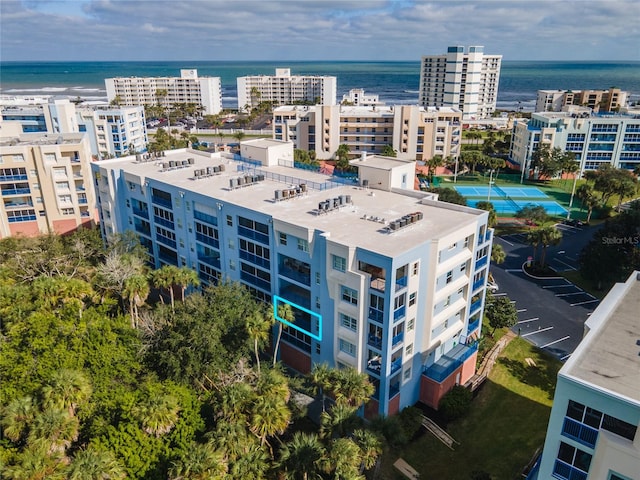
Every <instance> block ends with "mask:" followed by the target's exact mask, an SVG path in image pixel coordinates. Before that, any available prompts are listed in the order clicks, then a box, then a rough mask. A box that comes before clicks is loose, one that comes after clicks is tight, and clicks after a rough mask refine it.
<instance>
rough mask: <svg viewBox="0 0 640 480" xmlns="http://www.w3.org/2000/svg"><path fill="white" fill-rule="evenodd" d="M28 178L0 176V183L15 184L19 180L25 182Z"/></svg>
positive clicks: (25, 176) (22, 176)
mask: <svg viewBox="0 0 640 480" xmlns="http://www.w3.org/2000/svg"><path fill="white" fill-rule="evenodd" d="M27 179H28V177H27V175H26V174H24V175H0V182H15V181H20V180H27Z"/></svg>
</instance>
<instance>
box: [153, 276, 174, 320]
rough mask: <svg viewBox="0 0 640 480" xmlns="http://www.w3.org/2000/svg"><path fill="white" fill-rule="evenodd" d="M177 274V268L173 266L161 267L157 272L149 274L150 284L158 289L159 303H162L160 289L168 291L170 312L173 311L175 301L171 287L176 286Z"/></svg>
mask: <svg viewBox="0 0 640 480" xmlns="http://www.w3.org/2000/svg"><path fill="white" fill-rule="evenodd" d="M177 272H178V267H176V266H174V265H163V266H162V267H161V268H159V269H158V270H154V271H153V272H151V282H152V283H153V285H155V286H156V287H157V288H159V289H160V301H162V302H163V303H164V300H163V299H162V289H163V288H164V289H167V290H169V296H170V298H171V310H174V306H175V299H174V292H173V286H174V285H175V284H176V274H177Z"/></svg>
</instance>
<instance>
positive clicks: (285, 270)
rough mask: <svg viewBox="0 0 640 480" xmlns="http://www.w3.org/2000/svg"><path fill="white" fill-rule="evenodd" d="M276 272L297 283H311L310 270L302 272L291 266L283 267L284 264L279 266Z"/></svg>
mask: <svg viewBox="0 0 640 480" xmlns="http://www.w3.org/2000/svg"><path fill="white" fill-rule="evenodd" d="M278 272H279V273H280V275H282V276H284V277H287V278H290V279H291V280H295V281H296V282H298V283H302V284H303V285H307V286H309V285H311V273H310V272H307V273H304V272H301V271H299V270H296V269H293V268H289V267H285V266H284V265H281V266H280V267H279V269H278Z"/></svg>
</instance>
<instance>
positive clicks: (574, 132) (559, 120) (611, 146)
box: [509, 107, 640, 172]
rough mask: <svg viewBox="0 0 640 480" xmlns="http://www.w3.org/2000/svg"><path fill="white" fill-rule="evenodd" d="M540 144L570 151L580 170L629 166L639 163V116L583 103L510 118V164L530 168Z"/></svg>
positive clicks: (627, 167)
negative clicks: (600, 110)
mask: <svg viewBox="0 0 640 480" xmlns="http://www.w3.org/2000/svg"><path fill="white" fill-rule="evenodd" d="M541 144H547V145H549V146H550V147H551V148H555V147H558V148H560V149H561V150H563V151H568V152H573V153H574V154H575V156H576V160H577V161H578V162H580V172H583V171H585V170H597V169H598V168H599V167H600V166H601V165H607V164H608V165H612V166H613V167H616V168H626V169H628V170H633V169H634V168H636V167H637V166H638V165H640V118H638V115H633V114H612V113H607V114H598V113H592V112H591V109H588V108H584V107H567V111H564V112H537V113H532V114H531V119H523V118H518V119H517V120H516V121H515V122H514V126H513V132H512V136H511V146H510V150H509V158H510V160H511V162H512V163H513V164H514V166H516V167H518V168H522V166H524V169H525V171H528V170H529V169H530V165H531V157H532V155H533V153H534V152H535V151H536V149H537V148H538V147H539V146H540V145H541Z"/></svg>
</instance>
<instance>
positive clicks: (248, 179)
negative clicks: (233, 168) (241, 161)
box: [229, 175, 265, 190]
mask: <svg viewBox="0 0 640 480" xmlns="http://www.w3.org/2000/svg"><path fill="white" fill-rule="evenodd" d="M264 179H265V176H264V175H245V176H243V177H237V178H230V179H229V188H230V189H231V190H235V189H236V188H241V187H246V186H248V185H254V184H256V183H258V182H263V181H264Z"/></svg>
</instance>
